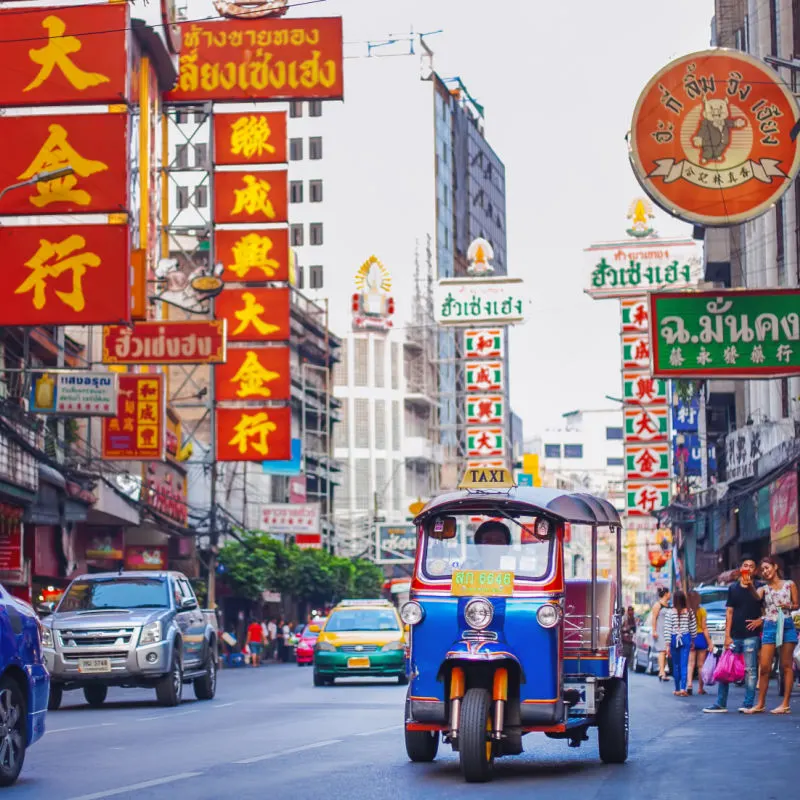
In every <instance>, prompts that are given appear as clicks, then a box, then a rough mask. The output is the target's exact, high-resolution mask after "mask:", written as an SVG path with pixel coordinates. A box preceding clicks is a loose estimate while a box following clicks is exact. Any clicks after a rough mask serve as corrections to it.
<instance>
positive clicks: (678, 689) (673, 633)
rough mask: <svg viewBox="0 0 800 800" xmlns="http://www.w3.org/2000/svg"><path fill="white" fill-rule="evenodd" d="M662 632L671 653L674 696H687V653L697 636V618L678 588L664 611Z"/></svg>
mask: <svg viewBox="0 0 800 800" xmlns="http://www.w3.org/2000/svg"><path fill="white" fill-rule="evenodd" d="M664 613H665V616H666V619H665V622H664V632H665V635H666V637H667V641H668V642H669V644H668V645H667V657H669V655H670V653H671V654H672V677H673V678H674V679H675V691H674V692H673V694H674V695H675V696H676V697H688V695H689V692H687V691H686V682H687V679H688V677H689V653H690V652H691V651H692V650H693V649H694V640H695V637H696V636H697V620H696V619H695V616H694V612H693V611H692V609H691V608H689V605H688V603H687V601H686V595H685V594H684V593H683V592H682V591H680V590H678V591H677V592H675V595H674V597H673V600H672V608H668V609H667V610H666V611H665V612H664Z"/></svg>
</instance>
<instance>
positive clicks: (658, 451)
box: [625, 442, 669, 480]
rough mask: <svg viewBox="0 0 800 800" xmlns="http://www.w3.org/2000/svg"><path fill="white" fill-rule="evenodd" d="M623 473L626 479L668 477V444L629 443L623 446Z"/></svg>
mask: <svg viewBox="0 0 800 800" xmlns="http://www.w3.org/2000/svg"><path fill="white" fill-rule="evenodd" d="M625 475H626V478H627V479H628V480H631V479H639V480H642V479H644V480H654V479H656V478H661V479H664V478H669V444H667V442H658V443H656V444H629V445H626V446H625Z"/></svg>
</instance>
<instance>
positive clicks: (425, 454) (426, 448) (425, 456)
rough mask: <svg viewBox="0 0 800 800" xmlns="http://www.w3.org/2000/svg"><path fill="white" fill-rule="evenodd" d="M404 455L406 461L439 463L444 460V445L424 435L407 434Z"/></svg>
mask: <svg viewBox="0 0 800 800" xmlns="http://www.w3.org/2000/svg"><path fill="white" fill-rule="evenodd" d="M403 456H404V457H405V459H406V461H422V462H428V463H431V462H433V463H436V464H439V463H441V461H442V447H441V445H439V444H436V443H435V442H432V441H431V440H430V439H426V438H425V437H424V436H406V438H405V440H404V442H403Z"/></svg>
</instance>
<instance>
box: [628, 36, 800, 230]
mask: <svg viewBox="0 0 800 800" xmlns="http://www.w3.org/2000/svg"><path fill="white" fill-rule="evenodd" d="M798 116H800V110H798V106H797V102H796V100H795V99H794V97H793V96H792V93H791V91H790V89H789V87H788V86H786V84H785V83H784V82H783V80H782V79H781V77H780V76H779V75H778V74H777V73H776V72H775V71H774V70H772V69H771V68H770V67H768V66H767V65H766V64H765V63H764V62H763V61H760V60H759V59H756V58H753V57H752V56H749V55H747V54H746V53H742V52H740V51H738V50H728V49H717V50H705V51H702V52H699V53H692V54H691V55H688V56H684V57H683V58H679V59H677V60H676V61H673V62H671V63H670V64H668V65H667V66H666V67H664V68H663V69H662V70H661V71H660V72H658V73H657V74H656V75H655V76H654V77H653V78H652V79H651V80H650V82H649V83H648V84H647V86H646V87H645V89H644V91H643V92H642V94H641V95H640V97H639V101H638V102H637V104H636V109H635V110H634V113H633V121H632V123H631V134H630V157H631V164H632V166H633V171H634V172H635V173H636V177H637V179H638V180H639V183H640V184H641V185H642V188H643V189H644V190H645V191H646V192H647V193H648V194H649V195H650V197H652V198H653V199H654V200H655V201H656V202H657V203H658V204H659V205H660V206H661V207H662V208H663V209H664V210H665V211H668V212H669V213H670V214H672V215H673V216H676V217H680V218H681V219H685V220H687V221H689V222H694V223H699V224H701V225H709V226H714V225H720V226H724V225H733V224H735V223H739V222H744V221H745V220H748V219H753V218H754V217H757V216H759V215H760V214H763V213H764V212H765V211H767V209H769V208H771V207H772V206H773V205H774V204H775V202H776V201H777V200H778V198H779V197H780V196H781V195H782V194H783V193H784V192H785V191H786V190H787V189H788V188H789V186H790V185H791V183H792V181H793V180H794V177H795V175H796V174H797V170H798V167H800V141H798V140H794V141H793V140H792V137H791V131H792V128H793V127H794V125H795V122H796V121H797V119H798Z"/></svg>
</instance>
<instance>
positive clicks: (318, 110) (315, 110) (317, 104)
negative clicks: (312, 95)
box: [308, 100, 322, 117]
mask: <svg viewBox="0 0 800 800" xmlns="http://www.w3.org/2000/svg"><path fill="white" fill-rule="evenodd" d="M308 116H309V117H321V116H322V101H321V100H311V101H310V102H309V104H308Z"/></svg>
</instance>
